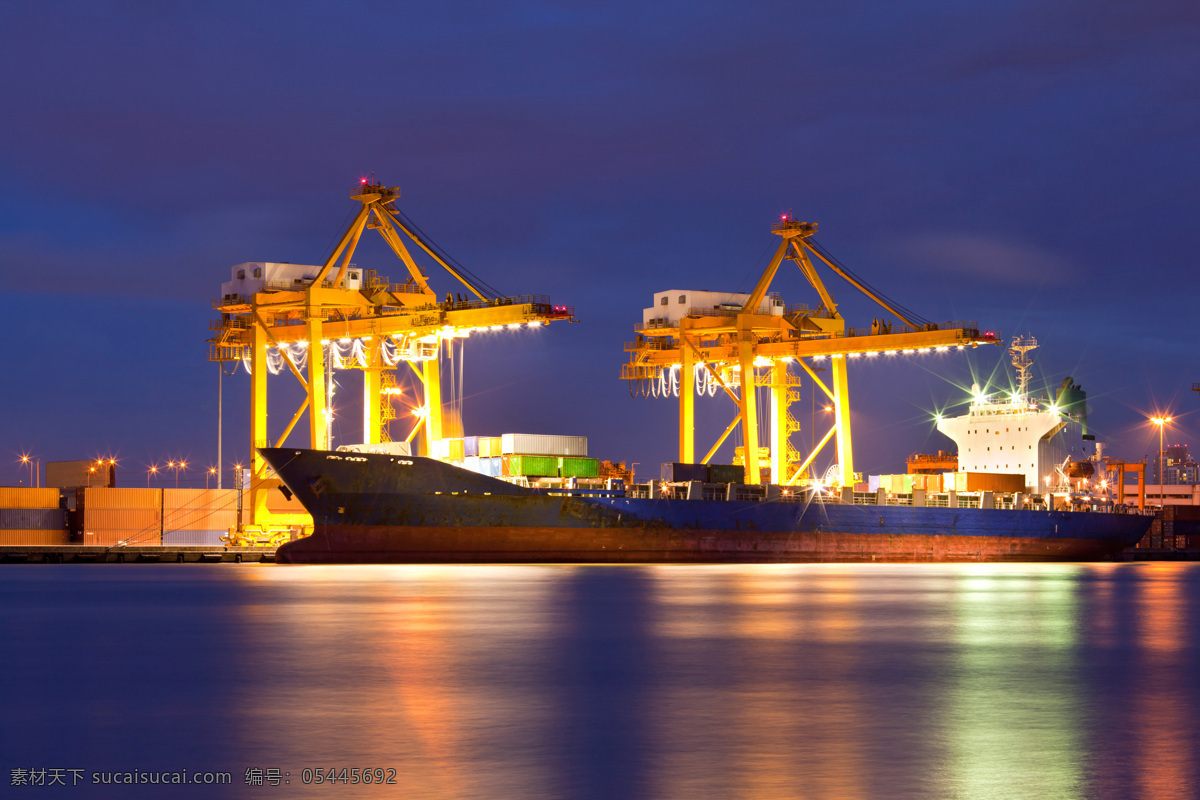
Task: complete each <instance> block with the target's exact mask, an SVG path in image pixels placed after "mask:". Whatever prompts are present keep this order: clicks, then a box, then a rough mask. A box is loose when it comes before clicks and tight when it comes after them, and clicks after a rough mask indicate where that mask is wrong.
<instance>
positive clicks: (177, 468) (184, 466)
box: [175, 461, 187, 489]
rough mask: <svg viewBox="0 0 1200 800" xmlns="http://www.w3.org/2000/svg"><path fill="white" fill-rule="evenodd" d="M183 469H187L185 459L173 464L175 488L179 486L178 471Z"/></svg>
mask: <svg viewBox="0 0 1200 800" xmlns="http://www.w3.org/2000/svg"><path fill="white" fill-rule="evenodd" d="M185 469H187V462H186V461H180V462H179V463H178V464H177V465H176V466H175V488H176V489H178V488H179V473H180V472H182V471H183V470H185Z"/></svg>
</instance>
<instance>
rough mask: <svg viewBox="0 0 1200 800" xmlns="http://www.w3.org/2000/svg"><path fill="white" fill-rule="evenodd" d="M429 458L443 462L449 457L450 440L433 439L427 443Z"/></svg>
mask: <svg viewBox="0 0 1200 800" xmlns="http://www.w3.org/2000/svg"><path fill="white" fill-rule="evenodd" d="M428 457H429V458H436V459H439V460H441V461H445V460H446V459H447V458H449V457H450V440H449V439H434V440H433V441H431V442H430V443H429V456H428Z"/></svg>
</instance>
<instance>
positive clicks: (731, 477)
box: [708, 464, 746, 483]
mask: <svg viewBox="0 0 1200 800" xmlns="http://www.w3.org/2000/svg"><path fill="white" fill-rule="evenodd" d="M708 482H709V483H745V482H746V467H745V466H744V465H742V464H709V465H708Z"/></svg>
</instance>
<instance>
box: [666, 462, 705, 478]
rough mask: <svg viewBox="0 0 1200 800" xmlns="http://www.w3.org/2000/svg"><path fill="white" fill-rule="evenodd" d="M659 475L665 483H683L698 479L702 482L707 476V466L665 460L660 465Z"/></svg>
mask: <svg viewBox="0 0 1200 800" xmlns="http://www.w3.org/2000/svg"><path fill="white" fill-rule="evenodd" d="M659 477H661V478H662V479H663V480H664V481H665V482H667V483H684V482H688V481H700V482H701V483H703V482H704V481H705V480H707V478H708V466H707V465H705V464H679V463H675V462H667V463H665V464H663V465H662V470H661V472H660V473H659Z"/></svg>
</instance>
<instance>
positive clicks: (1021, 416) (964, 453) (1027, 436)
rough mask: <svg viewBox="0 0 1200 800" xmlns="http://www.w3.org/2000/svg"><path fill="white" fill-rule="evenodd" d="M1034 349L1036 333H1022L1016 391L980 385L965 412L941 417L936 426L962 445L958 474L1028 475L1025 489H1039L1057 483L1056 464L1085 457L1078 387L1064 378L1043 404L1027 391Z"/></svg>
mask: <svg viewBox="0 0 1200 800" xmlns="http://www.w3.org/2000/svg"><path fill="white" fill-rule="evenodd" d="M1035 347H1037V342H1036V341H1034V340H1033V338H1032V337H1021V338H1018V339H1016V340H1014V342H1013V346H1012V348H1010V352H1011V353H1012V354H1013V364H1014V366H1016V368H1017V372H1018V379H1017V383H1018V388H1017V391H1015V392H1013V393H1011V394H1006V395H1005V396H1003V397H992V396H989V395H988V394H986V393H985V392H983V391H982V390H981V389H980V388H979V386H978V384H976V385H975V386H972V387H971V388H972V399H971V405H970V408H969V409H968V411H967V413H966V414H964V415H962V416H958V417H939V418H938V420H937V429H938V430H939V431H941V432H942V433H944V434H945V435H947V436H949V437H950V438H951V439H953V440H954V442H955V444H957V445H958V471H959V472H990V473H996V472H1000V473H1007V474H1020V475H1024V476H1025V491H1027V492H1031V493H1040V492H1044V491H1046V490H1047V489H1048V488H1049V486H1048V485H1049V484H1057V482H1058V480H1059V476H1058V475H1057V473H1056V467H1059V466H1060V465H1062V464H1063V462H1064V461H1066V460H1067V459H1068V458H1070V459H1071V460H1076V459H1082V458H1084V457H1085V456H1084V454H1083V434H1084V433H1085V431H1086V428H1085V426H1086V416H1085V415H1084V412H1083V411H1082V408H1081V407H1082V405H1083V403H1084V402H1085V401H1084V400H1083V397H1084V395H1083V393H1082V392H1081V391H1080V390H1079V387H1077V386H1074V385H1073V384H1071V383H1070V379H1068V380H1067V381H1064V382H1063V389H1062V390H1061V392H1060V394H1059V398H1058V400H1056V401H1040V402H1039V401H1038V400H1034V399H1031V398H1030V397H1029V396H1028V394H1027V389H1028V384H1029V374H1028V369H1029V366H1030V363H1031V362H1030V359H1029V356H1028V352H1029V350H1032V349H1033V348H1035ZM1059 403H1062V406H1061V407H1060V405H1059Z"/></svg>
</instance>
